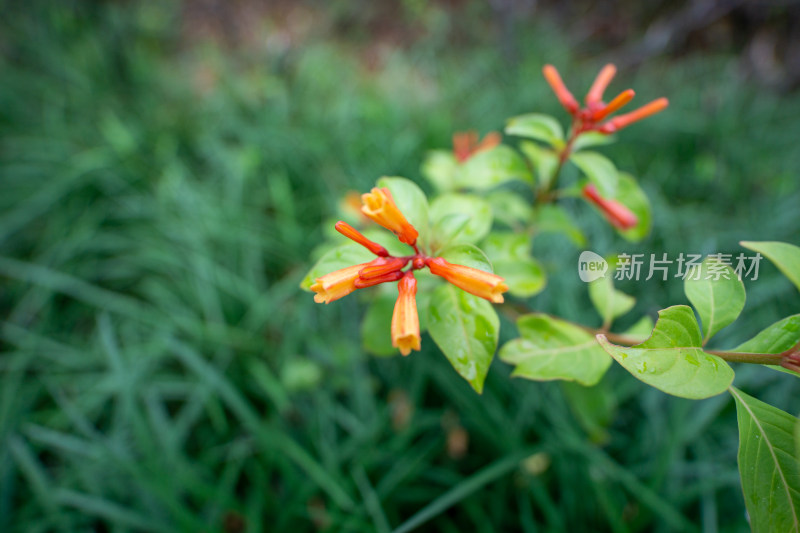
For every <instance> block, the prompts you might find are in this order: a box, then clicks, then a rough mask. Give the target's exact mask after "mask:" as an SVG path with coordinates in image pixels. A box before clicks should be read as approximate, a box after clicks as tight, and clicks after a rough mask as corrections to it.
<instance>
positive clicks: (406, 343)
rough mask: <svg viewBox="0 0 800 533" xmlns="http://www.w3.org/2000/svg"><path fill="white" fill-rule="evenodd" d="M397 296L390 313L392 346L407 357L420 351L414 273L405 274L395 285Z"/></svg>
mask: <svg viewBox="0 0 800 533" xmlns="http://www.w3.org/2000/svg"><path fill="white" fill-rule="evenodd" d="M397 289H398V293H399V294H398V296H397V302H395V304H394V313H392V346H394V347H395V348H397V349H398V350H400V353H402V354H403V355H408V354H410V353H411V350H417V351H419V349H420V335H419V315H418V314H417V299H416V294H417V280H416V279H415V278H414V273H413V272H411V271H408V272H406V273H405V275H404V276H403V278H402V279H401V280H400V283H398V284H397Z"/></svg>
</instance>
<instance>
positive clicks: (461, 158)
mask: <svg viewBox="0 0 800 533" xmlns="http://www.w3.org/2000/svg"><path fill="white" fill-rule="evenodd" d="M500 140H501V137H500V134H499V133H497V132H496V131H490V132H489V133H487V134H486V137H484V138H483V140H481V141H480V142H478V133H477V132H476V131H466V132H459V133H454V134H453V154H454V155H455V156H456V159H457V160H458V162H459V163H463V162H465V161H466V160H468V159H469V158H470V157H472V156H473V155H475V154H477V153H479V152H483V151H486V150H490V149H492V148H494V147H495V146H497V145H498V144H500Z"/></svg>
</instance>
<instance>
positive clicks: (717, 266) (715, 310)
mask: <svg viewBox="0 0 800 533" xmlns="http://www.w3.org/2000/svg"><path fill="white" fill-rule="evenodd" d="M683 291H684V292H685V293H686V297H687V298H689V301H690V302H692V305H693V306H694V308H695V309H697V313H698V314H699V315H700V322H701V323H702V325H703V344H705V343H706V342H708V339H710V338H711V337H713V336H714V334H716V333H717V332H718V331H719V330H721V329H722V328H724V327H725V326H728V325H730V324H732V323H733V321H734V320H736V319H737V318H738V316H739V313H741V312H742V309H744V300H745V294H744V284H743V283H742V282H741V280H740V279H739V278H738V277H737V276H736V273H735V272H734V271H733V269H732V268H731V267H730V266H728V265H726V264H725V263H721V262H719V261H717V260H715V259H713V258H711V257H707V258H706V259H705V260H704V261H703V262H702V263H701V264H699V265H694V266H693V267H692V268H691V269H690V270H688V271H687V273H686V278H685V280H684V282H683Z"/></svg>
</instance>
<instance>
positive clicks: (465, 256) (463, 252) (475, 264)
mask: <svg viewBox="0 0 800 533" xmlns="http://www.w3.org/2000/svg"><path fill="white" fill-rule="evenodd" d="M438 257H441V258H443V259H445V260H446V261H448V262H450V263H454V264H457V265H464V266H468V267H472V268H477V269H478V270H483V271H484V272H491V273H494V269H493V268H492V262H491V261H489V258H488V257H487V256H486V254H485V253H484V252H483V250H481V249H480V248H478V247H477V246H475V245H474V244H456V245H453V246H448V247H447V248H445V249H443V250H442V251H441V252H440V253H439V255H438Z"/></svg>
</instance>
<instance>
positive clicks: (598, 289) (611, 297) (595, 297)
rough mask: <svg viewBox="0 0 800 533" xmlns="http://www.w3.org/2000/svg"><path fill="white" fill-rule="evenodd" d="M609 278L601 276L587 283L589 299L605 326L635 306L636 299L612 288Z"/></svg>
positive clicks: (612, 283)
mask: <svg viewBox="0 0 800 533" xmlns="http://www.w3.org/2000/svg"><path fill="white" fill-rule="evenodd" d="M611 278H612V277H611V276H603V277H602V278H598V279H596V280H594V281H592V282H591V283H589V299H590V300H592V304H593V305H594V308H595V309H597V312H598V313H599V314H600V317H601V318H602V319H603V324H604V325H605V326H609V325H611V323H612V322H613V321H614V319H615V318H617V317H619V316H622V315H624V314H625V313H627V312H628V311H630V310H631V309H633V306H634V305H636V298H634V297H633V296H628V295H627V294H625V293H624V292H621V291H618V290H617V289H615V288H614V281H613V280H612V279H611Z"/></svg>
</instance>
